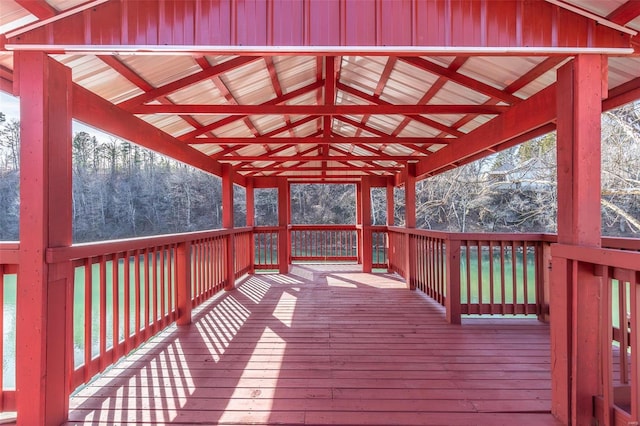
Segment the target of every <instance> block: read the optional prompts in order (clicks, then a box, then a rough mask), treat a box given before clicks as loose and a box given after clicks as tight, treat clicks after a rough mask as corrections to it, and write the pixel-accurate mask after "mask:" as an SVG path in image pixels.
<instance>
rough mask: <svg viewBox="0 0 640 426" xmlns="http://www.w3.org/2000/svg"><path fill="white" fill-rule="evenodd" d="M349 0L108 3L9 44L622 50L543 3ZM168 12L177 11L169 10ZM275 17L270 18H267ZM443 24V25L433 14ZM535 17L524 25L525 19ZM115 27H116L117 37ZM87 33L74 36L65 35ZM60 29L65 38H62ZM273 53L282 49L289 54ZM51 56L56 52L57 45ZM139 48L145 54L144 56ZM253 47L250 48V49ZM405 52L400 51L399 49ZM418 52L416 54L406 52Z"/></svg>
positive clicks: (622, 42)
mask: <svg viewBox="0 0 640 426" xmlns="http://www.w3.org/2000/svg"><path fill="white" fill-rule="evenodd" d="M516 5H517V3H515V2H487V3H486V4H483V3H480V4H479V3H478V2H475V1H472V0H469V1H459V2H458V1H444V2H424V3H422V2H421V3H417V4H415V5H414V3H413V2H409V1H402V2H396V1H394V0H386V1H382V2H380V3H372V4H369V3H362V2H358V1H355V0H349V1H345V2H341V3H335V4H334V3H331V2H330V3H329V4H324V2H321V1H313V2H309V4H308V5H306V6H305V7H301V6H300V5H293V6H292V5H291V4H288V3H287V4H282V5H278V3H276V4H275V5H272V4H270V3H264V2H252V1H247V2H243V3H241V4H235V3H231V4H218V3H207V2H205V3H191V2H186V3H185V2H181V1H177V0H175V1H166V2H163V3H160V4H157V3H155V2H136V3H133V4H128V3H111V2H107V3H105V4H102V5H100V6H97V7H95V8H94V10H92V13H82V14H75V15H72V16H70V17H67V18H64V19H60V20H58V21H56V22H54V23H51V24H48V25H46V26H44V27H42V28H38V29H35V30H32V31H29V32H27V33H25V34H21V36H20V38H19V39H17V38H15V37H14V38H10V39H9V42H11V43H27V44H28V43H36V44H40V43H51V44H53V45H56V44H60V45H83V44H85V45H88V46H92V45H100V44H102V45H141V46H149V45H156V46H171V45H180V46H195V47H193V48H192V51H193V52H194V53H201V52H199V50H200V49H198V46H207V47H208V48H209V49H210V48H211V46H279V47H281V48H280V49H274V53H278V54H282V53H289V54H291V53H294V52H296V51H299V50H301V47H304V46H314V47H317V46H327V50H328V51H331V48H330V47H331V46H352V47H353V52H349V53H354V54H356V53H360V52H361V51H362V50H363V48H366V47H368V46H381V47H389V46H395V47H398V48H399V49H401V50H402V47H405V46H424V47H428V46H442V47H445V46H480V47H485V46H486V47H505V46H507V47H509V46H530V47H534V48H535V47H549V46H557V47H571V46H580V47H582V46H584V47H598V46H615V47H626V46H628V43H629V36H628V35H626V34H624V35H622V36H621V35H620V34H619V32H618V31H616V30H614V29H610V28H607V27H603V26H601V27H600V28H596V23H595V22H594V21H590V20H588V19H587V18H583V17H580V16H577V15H575V14H574V13H572V12H569V11H566V10H564V9H558V8H557V7H556V6H554V5H551V4H547V3H538V2H535V3H533V4H530V3H524V4H523V5H519V6H516ZM278 6H279V7H278ZM175 11H180V13H176V12H175ZM276 11H277V13H276ZM445 14H446V16H447V17H448V18H447V20H446V22H444V20H443V19H442V16H445ZM531 16H533V17H535V18H537V19H529V17H531ZM123 23H124V25H125V28H126V30H123V28H122V26H123ZM73 28H87V29H90V30H89V31H85V32H75V31H69V30H68V29H73ZM65 29H67V31H65ZM282 46H291V48H289V49H285V48H282ZM58 49H60V48H59V47H58ZM145 50H147V49H145ZM256 50H257V49H256ZM407 53H409V52H407ZM411 53H412V54H415V55H418V53H417V52H411Z"/></svg>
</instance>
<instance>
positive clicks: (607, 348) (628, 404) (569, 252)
mask: <svg viewBox="0 0 640 426" xmlns="http://www.w3.org/2000/svg"><path fill="white" fill-rule="evenodd" d="M607 240H609V241H603V245H604V244H607V245H613V244H616V243H618V244H620V245H623V246H624V248H625V250H612V249H601V248H590V247H578V246H568V245H560V244H558V245H555V246H554V247H553V255H554V258H562V259H568V260H572V261H575V262H579V263H581V264H584V265H589V268H587V269H586V270H593V274H594V275H595V276H599V277H601V279H602V283H603V287H602V296H601V298H600V314H599V318H600V330H601V332H600V333H599V336H600V348H601V353H602V356H601V360H602V362H601V365H600V366H599V367H600V373H601V374H600V377H601V379H602V383H601V389H602V394H601V395H598V396H596V404H595V414H596V419H597V420H598V422H599V423H598V424H602V425H618V424H620V425H622V424H624V425H631V424H638V422H640V352H639V350H638V348H639V347H640V252H639V251H640V241H639V240H635V241H633V240H631V241H626V240H624V239H623V240H622V241H620V240H618V239H616V240H618V241H611V239H607ZM627 243H628V244H627ZM616 366H617V368H615V367H616Z"/></svg>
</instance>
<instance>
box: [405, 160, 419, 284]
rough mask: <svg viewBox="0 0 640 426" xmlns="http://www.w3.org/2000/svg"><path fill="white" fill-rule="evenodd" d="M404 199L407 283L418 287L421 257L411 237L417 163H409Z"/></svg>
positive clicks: (413, 227)
mask: <svg viewBox="0 0 640 426" xmlns="http://www.w3.org/2000/svg"><path fill="white" fill-rule="evenodd" d="M404 199H405V203H404V205H405V209H404V214H405V221H404V226H405V228H407V233H406V234H405V235H406V237H405V275H406V276H405V279H406V281H407V285H408V286H409V289H411V290H415V289H416V281H415V273H414V272H415V268H416V262H419V261H420V260H421V259H417V257H416V250H415V247H413V242H414V239H413V238H411V232H410V231H409V230H410V229H415V227H416V223H417V222H416V164H415V163H409V164H408V165H407V176H406V180H405V183H404Z"/></svg>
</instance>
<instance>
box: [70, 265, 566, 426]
mask: <svg viewBox="0 0 640 426" xmlns="http://www.w3.org/2000/svg"><path fill="white" fill-rule="evenodd" d="M341 268H344V270H341ZM358 268H359V267H358V266H353V265H307V264H305V265H296V266H294V268H293V269H292V272H291V273H290V274H287V275H254V276H252V277H250V278H249V279H247V280H245V281H244V282H243V283H242V284H241V285H239V286H238V287H237V288H236V289H235V290H233V291H231V292H227V293H223V294H220V295H218V296H217V297H215V298H213V299H212V300H210V301H207V302H205V303H203V304H202V305H201V306H199V307H198V308H196V309H194V311H193V321H194V322H193V324H192V325H191V326H189V327H180V328H178V327H175V326H172V327H169V328H167V329H166V330H164V331H163V332H161V333H160V334H158V335H157V336H154V337H153V338H152V339H150V340H149V342H148V343H146V344H145V345H144V346H142V347H140V348H139V349H137V350H136V351H134V352H133V353H131V354H129V356H127V357H126V358H124V359H122V360H121V361H120V362H118V363H117V364H116V365H114V366H113V367H112V368H111V369H109V370H108V371H106V372H105V373H104V374H103V375H102V376H100V377H99V378H97V379H95V380H94V381H92V382H91V383H89V384H88V385H87V386H86V387H84V388H82V389H80V390H79V391H78V392H77V393H76V394H75V395H74V396H73V397H72V398H71V402H70V406H71V410H70V418H69V421H70V423H69V424H74V425H80V424H94V425H103V424H104V425H106V424H115V423H117V424H139V425H152V424H153V425H159V424H198V423H207V424H278V423H285V424H345V425H347V424H359V425H363V424H372V425H374V424H385V425H388V424H397V425H421V424H425V425H428V424H440V425H442V424H446V425H463V424H464V425H468V424H474V425H500V424H504V425H507V424H508V425H512V424H522V425H552V424H557V423H556V422H555V420H554V419H553V417H552V416H551V414H550V405H551V404H550V398H551V381H550V373H549V371H550V354H549V328H548V326H547V325H545V324H542V323H539V322H537V321H536V320H532V319H520V318H509V319H497V318H490V319H464V320H463V325H448V324H447V323H446V321H445V314H444V311H443V310H442V307H441V306H440V305H439V304H438V303H436V302H435V301H433V300H431V299H429V298H428V297H425V296H424V295H422V294H420V293H416V292H410V291H408V290H407V289H406V288H405V283H404V281H402V280H400V279H399V278H398V277H396V276H394V275H389V274H383V275H373V274H363V273H359V272H358Z"/></svg>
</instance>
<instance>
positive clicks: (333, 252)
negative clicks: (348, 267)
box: [290, 225, 358, 261]
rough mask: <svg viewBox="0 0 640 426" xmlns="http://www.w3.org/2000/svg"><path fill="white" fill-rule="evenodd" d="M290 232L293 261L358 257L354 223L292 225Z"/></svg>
mask: <svg viewBox="0 0 640 426" xmlns="http://www.w3.org/2000/svg"><path fill="white" fill-rule="evenodd" d="M290 233H291V260H293V261H312V260H322V261H326V260H330V261H356V260H357V259H358V232H357V228H356V226H355V225H293V226H291V228H290Z"/></svg>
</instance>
